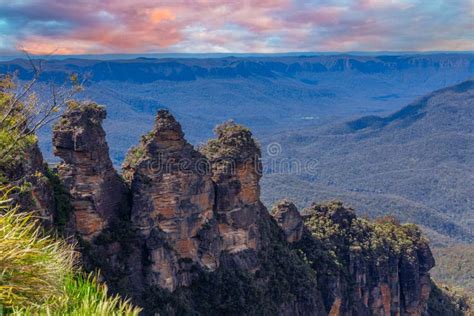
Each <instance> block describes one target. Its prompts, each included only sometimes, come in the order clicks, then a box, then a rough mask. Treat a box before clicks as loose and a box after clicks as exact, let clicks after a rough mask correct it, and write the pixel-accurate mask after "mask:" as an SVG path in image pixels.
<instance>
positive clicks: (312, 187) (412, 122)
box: [263, 79, 474, 246]
mask: <svg viewBox="0 0 474 316" xmlns="http://www.w3.org/2000/svg"><path fill="white" fill-rule="evenodd" d="M271 142H277V143H279V144H280V146H281V148H282V151H281V153H280V155H279V156H278V157H273V159H274V160H275V161H289V160H291V159H293V160H294V161H301V162H305V161H310V160H314V161H316V162H317V163H316V164H314V165H313V166H312V167H313V168H312V169H311V170H310V171H311V172H307V171H308V170H303V168H302V170H301V172H300V173H296V172H294V173H291V174H288V173H285V172H278V171H279V170H276V171H277V172H273V170H269V172H268V174H267V175H266V176H264V177H263V196H264V201H265V202H266V203H268V204H271V203H272V202H273V201H275V200H278V199H281V198H283V197H288V198H291V199H292V200H294V201H298V202H299V204H300V206H302V207H303V206H307V204H308V203H310V201H313V200H332V199H338V200H342V201H344V202H346V203H347V204H349V205H352V206H354V207H355V208H356V209H357V210H359V211H360V212H361V213H365V214H367V215H369V216H371V217H376V216H381V215H386V214H391V215H395V216H396V217H397V218H399V219H400V220H402V221H408V222H414V223H417V224H418V225H420V226H422V227H423V228H424V229H425V230H426V231H427V232H428V233H429V235H430V237H431V238H432V244H433V245H435V246H436V245H440V244H450V243H453V242H455V243H456V242H467V243H473V242H474V230H473V229H474V216H473V215H474V200H473V197H474V178H473V175H474V80H472V79H471V80H468V81H465V82H463V83H460V84H458V85H455V86H452V87H448V88H444V89H441V90H438V91H435V92H433V93H430V94H428V95H426V96H424V97H422V98H419V99H417V100H415V101H413V102H411V103H410V104H409V105H407V106H405V107H403V108H402V109H400V110H399V111H396V112H394V113H392V114H390V115H384V116H374V115H371V116H365V117H362V118H359V119H356V120H349V121H347V122H342V123H337V124H333V125H328V126H325V127H320V128H318V127H312V128H304V129H300V130H298V131H287V132H282V133H278V134H276V135H273V136H272V137H269V138H268V139H265V142H264V144H266V143H271ZM267 158H268V157H267ZM284 159H286V160H284ZM277 166H278V164H277Z"/></svg>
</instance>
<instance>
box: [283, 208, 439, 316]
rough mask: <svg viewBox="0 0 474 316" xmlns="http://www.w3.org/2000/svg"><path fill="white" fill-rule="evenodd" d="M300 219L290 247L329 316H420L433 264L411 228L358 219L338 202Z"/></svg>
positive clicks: (387, 220) (310, 209) (308, 210)
mask: <svg viewBox="0 0 474 316" xmlns="http://www.w3.org/2000/svg"><path fill="white" fill-rule="evenodd" d="M286 203H287V202H284V203H279V204H277V206H276V208H280V209H282V208H283V209H284V207H282V206H281V205H282V204H283V205H285V204H286ZM292 214H293V215H294V216H297V213H295V212H292ZM303 218H304V221H305V225H306V227H305V228H304V232H303V237H302V238H301V240H300V241H298V240H297V241H296V242H294V243H293V246H294V248H295V249H298V250H299V251H302V252H303V253H305V256H306V257H307V258H308V259H309V261H311V262H312V267H313V269H315V270H316V272H317V273H318V287H319V289H320V292H321V293H322V295H323V299H324V301H325V305H326V310H327V312H328V313H329V315H424V313H425V311H426V308H427V302H428V298H429V293H430V290H431V285H430V277H429V274H428V271H429V270H430V269H431V268H432V267H433V266H434V259H433V256H432V254H431V251H430V249H429V247H428V244H427V241H426V240H425V239H424V238H423V237H422V236H421V233H420V231H419V230H418V228H417V227H416V226H414V225H400V224H398V223H397V222H396V221H394V220H393V219H391V218H388V219H384V220H380V221H378V222H375V223H373V222H369V221H367V220H364V219H359V218H357V217H356V216H355V214H354V212H353V211H352V210H350V209H347V208H345V207H343V206H342V204H341V203H338V202H336V203H335V202H332V203H329V204H325V205H318V204H314V205H313V206H312V207H311V208H309V209H306V210H305V211H304V212H303V215H302V216H301V219H303ZM278 222H279V225H280V226H281V227H282V229H283V230H284V231H287V230H288V228H287V225H285V222H284V221H278ZM287 236H288V235H287Z"/></svg>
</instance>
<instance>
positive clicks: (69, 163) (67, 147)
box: [53, 102, 128, 240]
mask: <svg viewBox="0 0 474 316" xmlns="http://www.w3.org/2000/svg"><path fill="white" fill-rule="evenodd" d="M105 117H106V111H105V109H104V108H102V107H100V106H98V105H96V104H94V103H75V102H72V103H71V104H69V108H68V109H67V111H66V112H65V113H64V115H63V116H62V117H61V120H60V121H59V122H58V123H57V124H56V125H55V126H54V131H53V146H54V154H55V155H57V156H59V157H61V158H62V159H63V162H62V163H61V164H59V165H58V173H59V176H60V178H61V179H62V181H63V183H64V185H65V186H66V188H67V189H68V190H69V192H70V194H71V196H72V205H73V207H74V213H73V216H72V217H73V218H72V219H71V225H72V227H73V228H72V229H73V230H74V231H75V232H76V233H77V234H79V236H80V237H82V238H83V239H85V240H91V239H92V238H94V237H95V236H97V235H98V234H99V233H100V232H101V231H102V230H103V229H104V228H105V227H107V225H108V223H109V221H110V220H111V219H112V218H115V217H118V216H120V213H121V212H123V210H124V212H126V209H127V207H128V206H127V189H126V186H125V184H124V183H123V181H122V180H121V178H120V177H119V175H118V174H117V173H116V171H115V170H114V168H113V166H112V162H111V160H110V158H109V148H108V145H107V142H106V140H105V132H104V130H103V128H102V125H101V124H102V120H103V119H105Z"/></svg>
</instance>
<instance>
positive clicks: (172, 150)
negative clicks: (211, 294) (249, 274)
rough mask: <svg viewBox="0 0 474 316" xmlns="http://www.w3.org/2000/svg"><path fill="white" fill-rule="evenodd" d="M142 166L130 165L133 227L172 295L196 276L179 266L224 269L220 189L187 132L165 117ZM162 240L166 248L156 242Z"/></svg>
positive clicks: (155, 274) (148, 141)
mask: <svg viewBox="0 0 474 316" xmlns="http://www.w3.org/2000/svg"><path fill="white" fill-rule="evenodd" d="M138 150H139V151H140V152H141V155H140V156H138V157H135V158H136V160H135V161H132V160H130V156H129V160H128V161H127V162H126V163H125V164H124V167H123V168H124V173H126V174H128V175H129V177H128V178H129V180H130V181H131V187H132V191H133V207H132V222H133V224H134V225H135V226H136V227H137V228H138V229H139V231H140V234H141V235H142V236H143V237H144V238H145V239H146V240H147V242H146V244H147V248H148V250H149V252H150V259H151V267H150V269H149V271H148V272H149V273H150V277H149V279H150V280H151V282H152V283H157V284H159V285H160V286H162V287H164V288H167V289H169V290H174V289H175V288H176V287H177V286H183V285H189V283H190V282H191V281H192V273H191V272H189V271H186V269H184V270H183V269H181V268H180V264H179V261H180V260H181V261H183V260H184V261H186V260H187V261H189V262H192V263H193V264H197V265H198V266H200V267H202V268H205V269H208V270H214V269H216V268H217V267H218V265H219V259H218V256H219V249H220V247H219V240H218V239H217V238H214V240H206V238H205V236H207V235H209V234H206V231H212V232H213V235H214V236H217V235H218V234H217V226H216V224H215V221H216V219H215V215H214V209H213V208H214V198H215V195H214V184H213V182H212V180H211V175H210V173H209V172H207V171H206V169H205V168H204V169H201V168H200V167H201V164H204V166H205V163H206V159H205V158H204V157H203V156H202V155H201V154H200V153H199V152H197V151H196V150H194V148H193V147H192V146H191V145H190V144H189V143H188V142H186V140H185V139H184V134H183V132H182V130H181V126H180V125H179V123H178V122H176V120H175V119H174V117H173V116H171V114H169V112H167V111H160V112H159V113H158V116H157V118H156V122H155V127H154V129H153V131H152V132H151V133H150V134H148V135H147V136H145V137H144V138H143V139H142V142H141V144H140V145H139V148H138ZM154 236H159V238H161V239H162V240H163V242H159V243H156V242H153V239H154V238H156V237H154Z"/></svg>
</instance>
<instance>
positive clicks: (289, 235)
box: [272, 200, 304, 243]
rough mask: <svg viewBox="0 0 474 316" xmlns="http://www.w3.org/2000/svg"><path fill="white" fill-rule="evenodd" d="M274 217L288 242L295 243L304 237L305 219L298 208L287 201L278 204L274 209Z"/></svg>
mask: <svg viewBox="0 0 474 316" xmlns="http://www.w3.org/2000/svg"><path fill="white" fill-rule="evenodd" d="M272 216H273V218H274V219H275V220H276V222H277V223H278V225H279V226H280V228H281V229H282V230H283V232H284V233H285V235H286V240H287V241H288V242H289V243H293V242H296V241H299V240H301V237H302V236H303V228H304V224H303V218H302V217H301V214H300V213H299V212H298V209H297V208H296V206H295V205H294V204H293V203H291V202H289V201H286V200H283V201H280V202H278V203H276V204H275V205H274V206H273V208H272Z"/></svg>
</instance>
